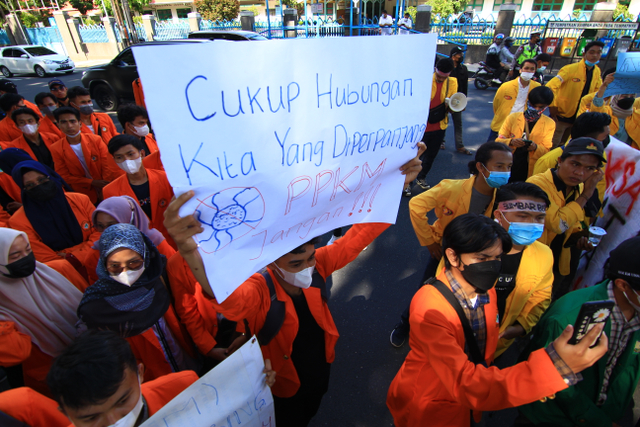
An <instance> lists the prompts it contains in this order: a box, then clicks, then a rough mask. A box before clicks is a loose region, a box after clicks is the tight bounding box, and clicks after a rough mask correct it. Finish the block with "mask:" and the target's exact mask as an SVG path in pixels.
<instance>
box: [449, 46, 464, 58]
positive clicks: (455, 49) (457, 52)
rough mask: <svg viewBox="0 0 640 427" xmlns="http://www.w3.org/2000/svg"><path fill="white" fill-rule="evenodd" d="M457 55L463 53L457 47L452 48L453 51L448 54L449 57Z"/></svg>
mask: <svg viewBox="0 0 640 427" xmlns="http://www.w3.org/2000/svg"><path fill="white" fill-rule="evenodd" d="M459 53H462V54H464V52H462V49H460V48H459V47H458V46H454V47H453V49H451V52H449V56H450V57H451V56H453V55H457V54H459Z"/></svg>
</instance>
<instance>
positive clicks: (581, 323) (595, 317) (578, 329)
mask: <svg viewBox="0 0 640 427" xmlns="http://www.w3.org/2000/svg"><path fill="white" fill-rule="evenodd" d="M615 305H616V303H615V302H614V301H611V300H605V301H588V302H585V303H584V304H582V307H581V308H580V313H578V318H577V319H576V323H575V324H574V327H573V336H571V339H569V344H573V345H575V344H578V343H579V342H580V340H581V339H582V338H584V336H585V335H587V333H588V332H589V331H590V330H591V329H592V328H594V327H595V326H596V325H597V324H599V323H604V322H606V321H607V319H608V318H609V316H611V310H613V307H614V306H615ZM600 335H602V332H601V333H600ZM600 335H598V338H596V339H595V341H594V342H593V343H592V344H591V345H590V346H589V347H591V348H593V347H595V346H596V345H598V342H599V341H600Z"/></svg>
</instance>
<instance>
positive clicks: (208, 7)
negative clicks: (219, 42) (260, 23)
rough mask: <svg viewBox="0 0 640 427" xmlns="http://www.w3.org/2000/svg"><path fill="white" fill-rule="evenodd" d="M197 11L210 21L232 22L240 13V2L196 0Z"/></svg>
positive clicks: (230, 0)
mask: <svg viewBox="0 0 640 427" xmlns="http://www.w3.org/2000/svg"><path fill="white" fill-rule="evenodd" d="M195 4H196V9H197V10H198V12H199V13H200V15H202V17H203V18H204V19H207V20H209V21H232V20H234V19H236V18H237V17H238V14H239V13H240V2H239V1H238V0H196V2H195Z"/></svg>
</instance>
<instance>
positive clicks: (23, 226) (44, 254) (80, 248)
mask: <svg viewBox="0 0 640 427" xmlns="http://www.w3.org/2000/svg"><path fill="white" fill-rule="evenodd" d="M65 196H66V197H67V201H68V202H69V205H71V209H72V210H73V213H74V214H75V216H76V219H77V220H78V224H80V228H81V229H82V236H83V237H84V241H83V242H82V243H80V244H78V245H76V246H72V247H70V248H67V249H64V250H63V251H62V252H64V253H72V254H73V255H75V257H76V258H78V260H79V261H80V262H81V263H83V264H84V261H85V259H86V257H87V255H88V252H89V251H91V250H93V249H91V246H93V243H94V242H95V241H96V240H98V239H99V238H100V233H98V232H97V231H95V230H94V229H93V227H91V215H92V214H93V211H94V210H95V206H93V204H92V203H91V201H90V200H89V198H88V197H87V196H85V195H84V194H80V193H65ZM9 227H11V228H13V229H16V230H20V231H24V232H25V233H27V236H28V237H29V243H30V244H31V248H32V249H33V253H34V254H35V256H36V259H37V260H38V261H40V262H48V261H53V260H59V259H60V256H58V254H57V253H56V252H55V251H54V250H53V249H51V248H50V247H49V246H47V245H45V244H44V243H43V242H42V239H41V238H40V236H39V235H38V233H36V230H35V229H34V228H33V226H32V225H31V222H29V218H27V214H25V212H24V207H22V208H20V209H18V210H17V211H16V213H14V214H13V216H12V217H11V219H10V220H9ZM63 274H64V273H63Z"/></svg>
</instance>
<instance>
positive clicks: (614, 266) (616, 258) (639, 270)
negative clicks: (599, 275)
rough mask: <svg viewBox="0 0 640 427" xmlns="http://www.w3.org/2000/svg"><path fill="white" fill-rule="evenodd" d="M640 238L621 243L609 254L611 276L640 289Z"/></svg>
mask: <svg viewBox="0 0 640 427" xmlns="http://www.w3.org/2000/svg"><path fill="white" fill-rule="evenodd" d="M638 251H640V237H638V236H636V237H632V238H631V239H627V240H625V241H624V242H622V243H620V244H619V245H618V247H617V248H615V249H614V250H612V251H611V252H610V253H609V275H610V276H614V277H619V278H620V279H624V280H625V281H627V282H629V283H633V284H635V286H634V288H640V262H638V259H637V258H638Z"/></svg>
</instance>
